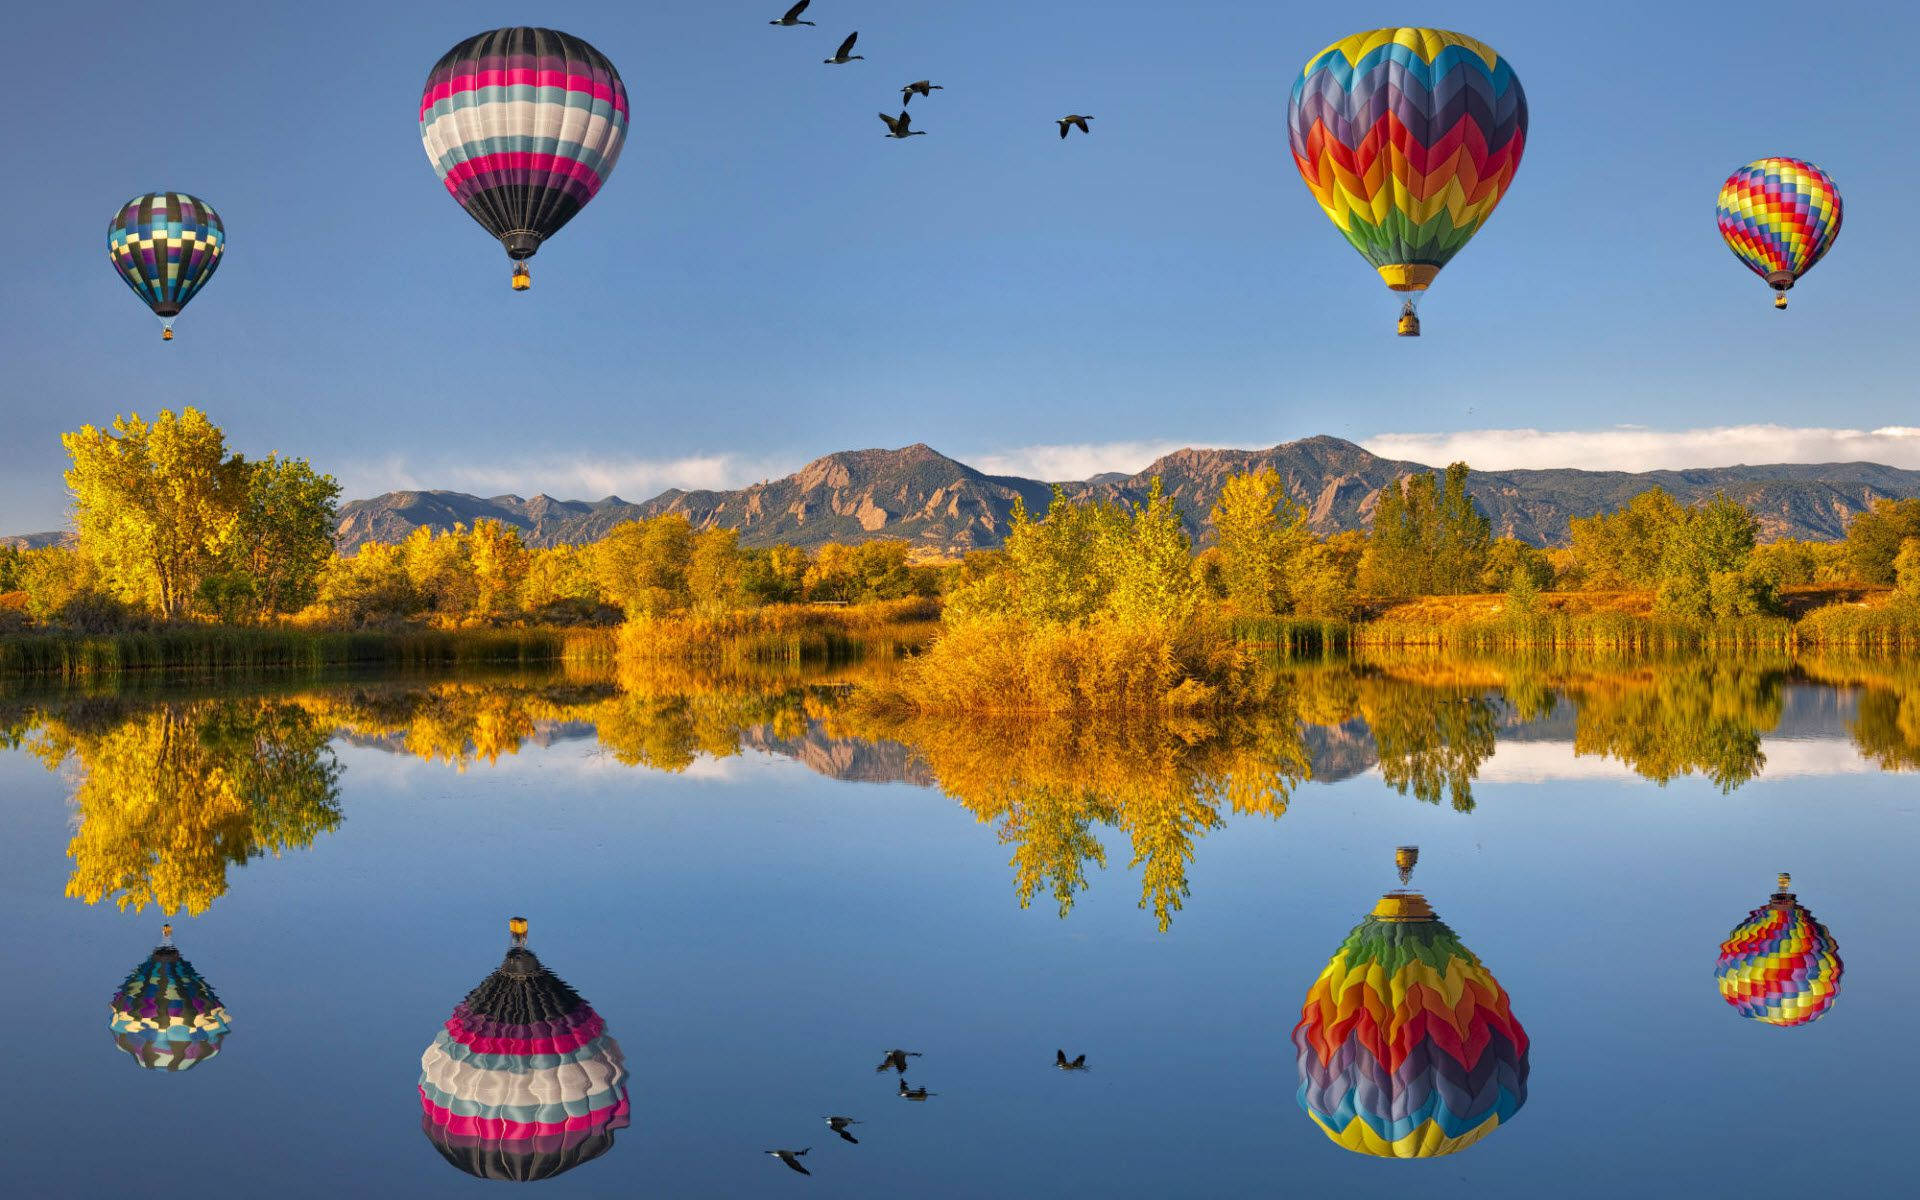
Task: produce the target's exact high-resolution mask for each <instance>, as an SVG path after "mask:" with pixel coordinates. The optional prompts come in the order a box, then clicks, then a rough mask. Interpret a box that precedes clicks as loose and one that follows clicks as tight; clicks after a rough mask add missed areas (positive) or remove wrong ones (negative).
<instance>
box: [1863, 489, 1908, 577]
mask: <svg viewBox="0 0 1920 1200" xmlns="http://www.w3.org/2000/svg"><path fill="white" fill-rule="evenodd" d="M1908 538H1920V498H1913V499H1907V500H1875V501H1874V502H1873V506H1872V507H1871V508H1869V509H1867V511H1865V512H1863V513H1858V514H1856V515H1855V516H1854V518H1853V520H1851V521H1849V522H1848V523H1847V541H1846V558H1847V565H1848V566H1850V567H1852V568H1853V577H1854V578H1855V579H1857V580H1859V581H1860V582H1862V583H1892V582H1893V580H1894V565H1893V560H1894V559H1895V557H1897V556H1898V555H1899V553H1900V547H1901V544H1902V543H1903V542H1905V541H1906V540H1907V539H1908Z"/></svg>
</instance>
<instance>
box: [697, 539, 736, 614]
mask: <svg viewBox="0 0 1920 1200" xmlns="http://www.w3.org/2000/svg"><path fill="white" fill-rule="evenodd" d="M743 567H744V558H743V556H742V554H741V551H740V531H739V530H737V529H727V528H725V527H723V526H715V527H714V528H712V529H703V530H701V531H700V532H699V533H697V534H695V535H694V538H693V549H692V551H691V552H690V553H689V554H688V556H687V595H688V596H689V598H690V599H691V600H692V602H693V607H694V610H695V611H696V612H714V613H719V612H726V611H728V610H730V609H735V608H738V607H740V605H741V603H742V601H743V600H744V599H745V590H744V588H743V586H742V572H743Z"/></svg>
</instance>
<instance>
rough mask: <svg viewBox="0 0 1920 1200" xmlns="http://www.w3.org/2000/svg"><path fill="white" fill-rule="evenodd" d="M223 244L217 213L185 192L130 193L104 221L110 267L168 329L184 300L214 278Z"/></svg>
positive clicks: (222, 228)
mask: <svg viewBox="0 0 1920 1200" xmlns="http://www.w3.org/2000/svg"><path fill="white" fill-rule="evenodd" d="M226 249H227V229H226V226H225V225H222V224H221V223H220V214H219V213H217V212H215V211H213V206H212V205H210V204H208V203H207V202H206V201H205V200H201V199H199V198H197V197H194V196H189V195H187V194H186V193H185V192H148V193H147V194H146V195H144V196H135V197H134V198H133V199H131V200H129V201H127V202H126V203H125V204H122V205H121V206H120V211H119V212H117V213H115V214H114V217H113V220H112V221H110V222H108V223H107V253H108V255H109V256H110V257H111V258H112V259H113V267H114V270H116V271H118V272H120V278H122V279H124V280H126V283H127V286H128V287H130V288H132V289H133V294H134V295H136V296H138V297H140V299H141V301H142V302H144V303H145V304H146V305H147V307H149V308H151V309H153V312H154V315H155V316H157V317H159V318H160V319H161V320H162V321H163V322H165V324H166V327H167V328H168V329H169V330H171V329H172V328H173V318H174V317H175V316H177V315H179V312H180V310H181V309H183V308H185V307H186V306H187V301H189V300H191V299H193V298H194V296H195V295H197V294H198V293H199V291H200V289H201V288H203V287H205V286H206V285H207V281H208V280H209V279H212V278H213V273H214V271H216V270H218V269H219V266H220V256H221V255H222V254H224V253H226Z"/></svg>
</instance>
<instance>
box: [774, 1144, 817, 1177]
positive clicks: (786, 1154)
mask: <svg viewBox="0 0 1920 1200" xmlns="http://www.w3.org/2000/svg"><path fill="white" fill-rule="evenodd" d="M812 1149H813V1147H812V1146H808V1147H807V1149H806V1150H769V1151H767V1153H768V1154H771V1155H773V1156H774V1157H775V1158H777V1159H779V1160H780V1161H781V1162H783V1163H785V1164H787V1165H788V1166H790V1167H792V1168H793V1169H794V1170H796V1171H798V1172H800V1173H801V1174H802V1175H811V1174H813V1172H812V1171H809V1170H807V1169H806V1168H805V1167H803V1166H801V1165H800V1157H801V1155H803V1154H806V1153H807V1151H808V1150H812Z"/></svg>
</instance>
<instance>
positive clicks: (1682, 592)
mask: <svg viewBox="0 0 1920 1200" xmlns="http://www.w3.org/2000/svg"><path fill="white" fill-rule="evenodd" d="M1682 511H1683V515H1682V517H1681V519H1680V520H1679V522H1678V524H1677V526H1676V528H1675V529H1674V531H1673V532H1672V533H1670V534H1669V535H1668V538H1667V543H1666V548H1665V551H1664V553H1663V554H1662V555H1661V559H1660V577H1659V585H1658V587H1657V588H1656V590H1655V592H1654V607H1655V608H1656V609H1658V610H1659V611H1661V612H1669V613H1675V614H1678V615H1680V616H1690V617H1705V616H1722V617H1736V616H1753V615H1756V614H1759V613H1763V612H1767V611H1769V610H1770V609H1771V607H1772V593H1771V591H1770V590H1769V589H1767V588H1766V586H1765V581H1764V580H1762V579H1761V578H1760V577H1758V576H1755V575H1751V574H1748V573H1747V572H1746V571H1745V567H1746V565H1747V557H1748V556H1749V555H1751V554H1752V553H1753V547H1754V543H1755V541H1756V539H1757V537H1758V534H1759V528H1760V523H1759V522H1758V521H1756V520H1755V519H1754V517H1753V514H1752V513H1750V512H1748V511H1747V510H1746V509H1745V508H1743V507H1742V506H1741V505H1739V504H1738V503H1736V502H1734V501H1732V500H1729V499H1727V497H1726V496H1725V495H1724V494H1721V493H1716V494H1715V495H1714V498H1713V500H1712V501H1710V502H1709V503H1707V504H1706V505H1704V506H1702V507H1700V508H1697V509H1688V510H1682Z"/></svg>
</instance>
